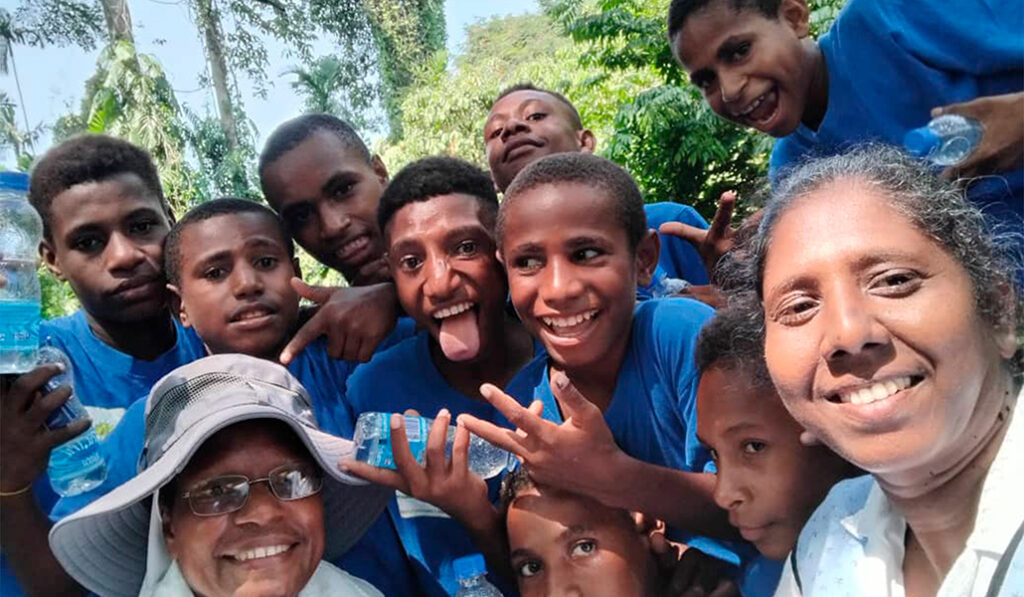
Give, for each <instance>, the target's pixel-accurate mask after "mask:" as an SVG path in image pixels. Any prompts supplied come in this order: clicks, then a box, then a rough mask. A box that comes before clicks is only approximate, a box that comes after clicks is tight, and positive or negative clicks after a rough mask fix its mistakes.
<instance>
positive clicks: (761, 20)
mask: <svg viewBox="0 0 1024 597" xmlns="http://www.w3.org/2000/svg"><path fill="white" fill-rule="evenodd" d="M731 4H732V3H731V2H729V1H727V0H712V1H711V2H710V3H709V4H707V5H706V6H704V7H702V8H700V9H698V10H697V11H695V12H693V13H692V14H691V15H690V16H689V17H688V18H687V19H686V21H685V22H684V23H683V27H682V28H681V29H680V30H679V32H678V33H677V34H676V37H675V39H674V40H672V41H673V43H674V45H675V51H676V55H677V56H678V57H679V61H680V62H682V64H683V68H685V69H686V70H687V71H691V72H692V71H693V70H694V69H697V68H701V67H703V66H705V65H707V64H708V63H711V62H713V61H714V59H715V57H716V54H717V52H718V50H719V48H720V47H721V46H722V44H723V43H726V42H727V41H729V40H731V39H734V38H742V37H747V36H750V35H753V34H755V33H757V32H758V31H760V30H762V29H764V28H765V27H769V26H771V25H772V24H773V21H772V20H771V19H768V18H767V17H765V16H764V15H763V14H761V12H760V11H758V10H757V9H756V8H755V7H748V8H739V9H736V8H733V7H732V6H731Z"/></svg>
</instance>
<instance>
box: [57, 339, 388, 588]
mask: <svg viewBox="0 0 1024 597" xmlns="http://www.w3.org/2000/svg"><path fill="white" fill-rule="evenodd" d="M251 419H277V420H280V421H283V422H285V423H287V424H288V425H289V426H290V427H291V428H292V429H293V430H294V431H295V433H296V435H298V437H299V438H300V439H301V440H302V442H303V444H305V446H306V448H307V449H309V453H310V454H311V455H312V456H313V458H314V460H315V461H316V462H317V463H318V464H319V465H320V467H321V468H322V469H323V470H324V473H325V475H324V487H323V491H322V493H323V501H324V526H325V532H326V534H325V549H324V558H325V559H327V560H333V559H336V558H337V557H338V556H340V555H341V554H343V553H344V552H345V551H346V550H348V548H350V547H351V546H352V545H353V544H354V543H355V542H356V541H357V540H358V539H359V538H360V537H361V536H362V535H363V533H364V532H366V530H367V529H368V528H369V527H370V525H372V524H373V522H374V521H375V520H376V519H377V517H378V516H379V515H380V514H381V512H382V511H383V510H384V508H385V507H386V506H387V503H388V500H389V499H390V498H391V497H392V496H393V495H394V492H393V491H391V490H390V489H387V488H385V487H381V486H379V485H373V484H369V483H367V482H366V481H363V480H362V479H359V478H357V477H353V476H350V475H346V474H344V473H342V472H341V471H340V470H338V466H337V465H338V462H339V461H340V460H341V459H343V458H351V457H352V456H354V454H355V445H354V444H353V443H352V441H351V440H347V439H342V438H339V437H335V436H333V435H330V434H328V433H325V432H323V431H320V429H319V427H318V426H317V423H316V419H315V418H314V415H313V406H312V402H311V400H310V397H309V394H308V393H307V392H306V390H305V388H303V387H302V384H300V383H299V382H298V380H296V379H295V378H294V377H292V375H291V374H290V373H289V372H288V371H287V370H286V369H285V368H284V367H281V366H280V365H278V364H276V363H272V362H269V361H265V360H262V359H257V358H253V357H249V356H244V355H237V354H223V355H215V356H211V357H206V358H203V359H199V360H198V361H195V362H193V363H190V364H188V365H185V366H183V367H179V368H177V369H175V370H174V371H172V372H170V373H168V374H167V375H166V376H164V377H163V379H161V380H160V381H158V382H157V383H156V385H155V386H153V389H152V391H151V392H150V394H149V398H148V399H147V400H146V443H145V448H144V449H143V453H142V457H141V459H140V462H139V469H140V470H139V473H138V474H137V475H136V476H135V477H134V478H133V479H131V480H129V481H128V482H126V483H125V484H123V485H121V486H119V487H117V488H116V489H114V490H113V491H111V492H110V493H108V494H107V495H105V496H103V497H101V498H100V499H98V500H96V501H95V502H93V503H92V504H90V505H88V506H86V507H85V508H83V509H82V510H80V511H78V512H76V513H75V514H73V515H71V516H69V517H67V518H65V519H63V520H61V521H60V522H58V523H57V524H56V525H55V526H54V527H53V528H52V529H51V530H50V548H51V549H52V550H53V553H54V555H55V556H56V557H57V560H58V561H59V562H60V563H61V565H62V566H64V569H65V570H67V571H68V573H69V574H70V575H71V576H72V577H74V578H75V580H77V581H78V582H79V583H81V584H82V585H83V586H85V587H86V588H87V589H89V590H90V591H92V592H94V593H97V594H98V595H102V596H108V595H109V596H111V597H135V596H137V595H138V594H139V591H140V588H141V587H142V584H143V579H144V577H145V576H146V566H147V545H148V544H149V535H150V526H151V524H150V523H151V514H152V513H151V508H150V505H151V503H152V499H151V498H152V497H153V496H154V494H155V493H156V492H157V491H158V490H159V489H160V488H161V487H163V486H164V485H166V484H167V483H168V482H169V481H171V479H173V478H174V477H175V476H177V475H178V474H179V473H181V472H182V470H184V468H185V466H186V465H187V464H188V462H189V460H191V458H192V455H193V454H195V452H196V450H197V449H198V448H199V447H200V446H201V445H202V444H203V442H204V441H206V440H207V439H208V438H210V437H211V436H213V435H214V434H215V433H217V432H218V431H220V430H221V429H223V428H225V427H227V426H229V425H232V424H234V423H238V422H241V421H247V420H251Z"/></svg>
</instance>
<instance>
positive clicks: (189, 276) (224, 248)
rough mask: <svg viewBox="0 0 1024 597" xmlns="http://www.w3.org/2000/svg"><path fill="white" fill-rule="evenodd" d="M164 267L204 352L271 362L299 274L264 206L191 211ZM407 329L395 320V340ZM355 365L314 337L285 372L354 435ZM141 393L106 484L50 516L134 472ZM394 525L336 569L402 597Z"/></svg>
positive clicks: (283, 337) (328, 425)
mask: <svg viewBox="0 0 1024 597" xmlns="http://www.w3.org/2000/svg"><path fill="white" fill-rule="evenodd" d="M164 253H165V255H164V257H165V271H166V273H167V279H168V282H169V285H168V287H169V288H170V289H171V290H172V292H173V293H174V299H173V300H172V303H173V304H174V306H175V308H176V310H177V312H178V314H179V317H180V319H181V321H182V324H183V325H185V326H186V327H189V328H193V329H194V330H195V331H196V333H197V334H198V336H199V337H200V338H202V341H203V343H204V344H205V346H206V347H207V349H208V350H209V352H210V353H211V354H221V353H231V352H236V353H243V354H248V355H251V356H258V357H261V358H265V359H268V360H275V357H276V356H277V355H278V354H279V353H280V351H281V348H282V346H284V345H285V343H287V342H288V340H289V338H290V337H291V334H292V333H293V332H294V330H295V328H296V326H297V323H298V311H299V299H298V294H297V293H296V291H295V289H294V288H293V287H292V285H291V283H290V282H291V279H292V277H294V276H298V275H299V269H298V261H297V260H296V259H295V256H294V248H293V245H292V241H291V237H290V236H289V235H288V231H287V230H286V229H285V227H284V224H283V222H282V221H281V220H280V218H278V216H277V215H276V214H275V213H274V212H272V211H271V210H270V209H268V208H266V207H264V206H262V205H260V204H258V203H255V202H253V201H249V200H244V199H217V200H214V201H209V202H207V203H203V204H201V205H199V206H198V207H196V208H194V209H192V210H191V211H190V212H188V213H187V214H186V215H185V216H184V217H183V218H182V219H181V221H180V222H178V223H177V224H175V226H174V228H173V229H172V230H171V232H170V234H169V235H168V236H167V241H166V247H165V252H164ZM410 333H411V325H410V324H407V323H403V324H400V326H399V328H398V330H397V331H396V332H395V334H393V336H392V339H391V340H389V343H390V342H393V341H395V340H398V339H401V338H404V337H406V336H408V335H409V334H410ZM354 368H355V364H354V363H351V362H348V361H340V360H335V359H332V358H330V357H329V356H328V355H327V351H326V340H325V339H319V340H317V341H315V342H313V343H311V344H309V345H308V346H306V348H305V349H304V350H303V351H302V352H299V353H298V354H297V355H295V357H294V358H293V359H292V360H291V361H290V362H289V364H288V370H289V371H290V372H291V373H292V374H293V375H295V377H296V378H297V379H298V380H299V381H300V382H302V384H303V386H304V387H305V388H306V389H307V391H308V392H309V394H310V397H311V398H312V399H313V408H314V413H315V416H316V419H317V421H318V422H319V424H320V427H321V428H322V429H323V430H324V431H327V432H329V433H332V434H335V435H339V436H345V437H351V435H352V427H351V421H352V419H351V414H350V411H349V408H348V406H347V405H346V403H345V391H346V384H347V381H348V377H349V375H350V374H351V372H352V370H353V369H354ZM144 414H145V398H142V399H140V400H137V401H136V402H135V403H133V404H132V406H131V407H129V409H128V412H127V413H126V415H125V417H124V419H123V421H122V423H121V424H120V425H118V427H117V428H116V429H115V430H114V432H113V433H112V434H111V435H110V437H109V438H108V440H107V441H106V442H104V444H103V447H102V450H103V453H104V456H105V457H106V458H107V463H108V469H109V471H108V476H107V481H106V482H105V483H104V484H103V485H102V486H101V487H99V488H97V489H96V490H93V491H91V492H87V493H86V494H82V495H80V496H75V497H73V498H63V499H61V501H60V502H58V504H57V505H56V507H55V508H54V510H53V512H51V518H53V519H54V520H59V519H60V518H63V517H65V516H67V515H69V514H71V513H72V512H75V511H77V510H79V509H81V508H82V507H84V506H85V505H87V504H88V503H91V502H92V501H95V500H96V499H97V498H98V497H100V496H101V495H104V494H106V493H108V492H109V491H111V490H112V489H113V488H114V487H117V486H118V485H120V484H121V483H123V482H125V481H127V480H128V479H130V478H132V477H134V476H135V472H136V464H137V462H138V459H139V456H140V454H141V452H142V447H143V438H144V435H145V421H144ZM399 549H400V548H399V547H398V544H397V539H396V537H395V536H394V530H393V529H392V528H391V527H390V525H389V524H388V521H387V519H386V518H383V517H382V518H381V519H380V520H379V521H378V522H377V523H376V524H375V525H374V527H372V528H371V530H370V532H368V533H367V535H365V536H364V538H363V539H361V540H360V543H359V544H358V545H357V546H356V547H355V548H353V550H351V551H350V552H348V553H347V554H346V555H345V557H344V561H343V565H344V566H345V567H346V568H347V569H350V570H351V571H352V572H353V573H356V574H358V575H359V576H360V577H362V578H365V579H366V580H368V581H370V582H371V583H373V584H375V585H377V586H378V588H380V589H381V590H382V591H386V592H387V593H386V594H396V595H403V594H405V595H408V594H412V593H410V592H409V591H408V590H407V589H406V588H405V587H403V584H402V583H403V582H405V580H406V577H407V576H411V572H410V571H409V570H408V567H407V566H406V565H405V564H404V561H402V560H401V559H396V558H395V557H394V554H395V553H398V552H399Z"/></svg>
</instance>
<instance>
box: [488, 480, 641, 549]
mask: <svg viewBox="0 0 1024 597" xmlns="http://www.w3.org/2000/svg"><path fill="white" fill-rule="evenodd" d="M508 526H509V528H508V533H509V538H510V539H511V540H512V542H513V544H515V543H516V539H517V538H519V539H521V540H525V541H529V539H528V536H529V535H532V534H533V533H535V532H536V531H538V530H540V529H541V528H542V527H543V528H544V529H546V531H547V533H546V535H547V537H548V539H554V538H555V537H558V536H560V535H562V534H563V533H565V532H566V531H569V532H572V531H583V530H586V531H587V532H591V533H593V532H596V531H605V532H617V533H622V534H630V535H632V534H635V533H633V532H632V530H633V523H632V521H630V520H629V519H628V518H627V517H626V516H625V514H624V513H623V512H621V511H619V510H614V509H612V508H608V507H607V506H604V505H602V504H600V503H598V502H596V501H594V500H591V499H588V498H585V497H583V496H579V495H573V494H568V493H563V492H559V491H553V490H543V491H542V490H538V489H537V488H536V487H530V488H526V489H524V490H522V491H521V492H520V493H519V494H518V495H517V496H516V498H515V499H514V500H513V501H512V503H511V504H510V505H509V525H508Z"/></svg>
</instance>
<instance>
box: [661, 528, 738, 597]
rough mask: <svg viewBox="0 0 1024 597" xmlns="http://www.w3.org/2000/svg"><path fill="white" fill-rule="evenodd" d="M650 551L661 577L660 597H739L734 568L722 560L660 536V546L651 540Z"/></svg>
mask: <svg viewBox="0 0 1024 597" xmlns="http://www.w3.org/2000/svg"><path fill="white" fill-rule="evenodd" d="M651 548H652V549H654V550H655V553H656V554H657V556H658V566H659V568H660V569H661V572H662V575H663V577H664V578H665V584H664V588H663V590H662V593H661V594H662V595H663V596H664V597H705V596H707V597H740V590H739V586H737V584H736V581H735V580H733V579H732V574H733V572H734V569H733V567H732V566H730V565H729V564H727V563H725V562H723V561H722V560H719V559H718V558H714V557H712V556H709V555H707V554H706V553H704V552H702V551H700V550H699V549H696V548H692V547H686V546H685V545H680V544H678V543H672V542H670V541H668V540H667V539H665V538H664V537H662V541H661V542H660V543H658V542H655V541H653V540H652V542H651ZM659 550H661V551H659Z"/></svg>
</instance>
